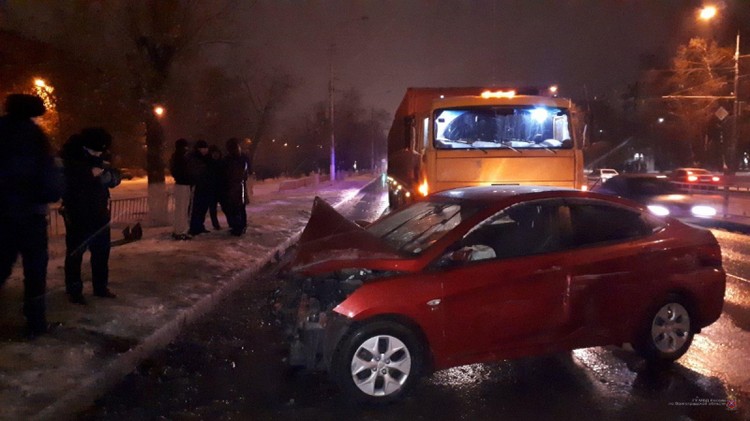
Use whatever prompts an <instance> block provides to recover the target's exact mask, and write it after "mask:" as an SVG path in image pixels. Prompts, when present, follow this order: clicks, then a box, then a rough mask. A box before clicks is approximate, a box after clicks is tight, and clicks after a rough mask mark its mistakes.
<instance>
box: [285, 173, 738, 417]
mask: <svg viewBox="0 0 750 421" xmlns="http://www.w3.org/2000/svg"><path fill="white" fill-rule="evenodd" d="M288 275H289V276H290V277H292V278H293V281H292V282H290V283H288V284H287V285H288V287H289V291H288V293H290V294H291V292H292V291H297V292H298V294H297V296H296V299H294V300H291V301H286V302H284V303H281V302H280V303H278V304H277V305H276V308H277V310H278V314H280V315H281V316H282V317H285V319H284V320H286V321H287V322H289V324H288V328H289V330H288V333H289V334H290V338H291V340H292V342H293V343H292V346H291V350H292V352H291V355H290V363H291V364H293V365H299V366H303V367H307V368H311V369H325V370H329V371H330V372H331V373H332V375H333V377H334V379H335V380H336V381H337V382H338V383H339V385H340V386H341V388H342V389H343V391H345V392H346V393H348V394H350V395H351V396H352V397H354V398H355V399H357V400H360V401H369V402H383V401H389V400H393V399H397V398H399V397H401V396H403V395H404V394H405V393H407V392H408V390H409V389H410V388H411V387H413V386H414V384H415V383H416V381H417V379H418V378H419V377H420V376H422V375H425V374H427V373H429V372H430V371H432V370H440V369H445V368H448V367H452V366H458V365H464V364H469V363H479V362H487V361H494V360H499V359H509V358H516V357H522V356H528V355H536V354H546V353H553V352H558V351H565V350H572V349H577V348H585V347H593V346H603V345H610V344H615V345H621V344H624V343H631V344H632V345H633V346H634V348H635V349H636V350H637V351H638V352H639V353H640V354H641V355H642V356H643V357H645V358H646V359H648V360H653V361H656V362H670V361H673V360H675V359H677V358H679V357H680V356H681V355H683V354H684V353H685V352H686V351H687V349H688V347H689V346H690V344H691V341H692V339H693V335H694V334H695V333H698V332H700V330H701V328H702V327H705V326H707V325H709V324H711V323H713V322H714V321H715V320H716V319H717V318H718V317H719V315H720V313H721V311H722V306H723V302H724V289H725V282H726V277H725V272H724V270H723V268H722V262H721V250H720V248H719V245H718V243H717V242H716V239H715V238H714V236H713V234H711V232H710V231H708V230H703V229H698V228H693V227H690V226H688V225H685V224H683V223H681V222H679V221H677V220H675V219H662V218H660V217H657V216H655V215H653V214H652V213H651V212H649V211H648V209H646V208H645V207H644V206H642V205H639V204H636V203H635V202H631V201H628V200H626V199H622V198H619V197H614V196H608V195H602V194H597V193H592V192H582V191H578V190H570V189H559V188H552V187H534V186H488V187H468V188H460V189H454V190H447V191H443V192H440V193H436V194H433V195H431V196H429V197H428V198H426V199H425V200H423V201H420V202H416V203H413V204H411V205H410V206H408V207H405V208H403V209H401V210H398V211H397V212H395V213H392V214H390V215H388V216H386V217H384V218H382V219H380V220H378V221H376V222H374V223H372V224H371V225H368V226H366V227H365V228H363V227H361V226H360V225H358V224H356V223H354V222H350V221H348V220H346V219H345V218H344V217H342V216H340V215H339V214H337V213H336V211H335V210H333V208H331V207H330V206H328V205H327V204H326V203H325V202H323V201H322V200H320V199H316V203H315V205H314V206H313V212H312V215H311V217H310V221H309V223H308V225H307V227H306V229H305V231H304V232H303V233H302V236H301V238H300V242H299V245H298V248H297V250H296V252H295V253H294V255H293V256H291V260H290V261H289V273H288ZM300 291H301V293H299V292H300ZM291 295H294V294H291ZM281 296H285V294H282V295H281Z"/></svg>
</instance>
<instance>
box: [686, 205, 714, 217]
mask: <svg viewBox="0 0 750 421" xmlns="http://www.w3.org/2000/svg"><path fill="white" fill-rule="evenodd" d="M690 212H691V213H692V214H693V215H695V216H701V217H704V218H705V217H710V216H716V209H714V208H712V207H711V206H706V205H695V206H693V207H692V208H690Z"/></svg>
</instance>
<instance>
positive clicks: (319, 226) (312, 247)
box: [290, 197, 404, 270]
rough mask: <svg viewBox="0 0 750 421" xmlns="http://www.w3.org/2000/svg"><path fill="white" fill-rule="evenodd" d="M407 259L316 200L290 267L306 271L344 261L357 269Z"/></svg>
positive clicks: (324, 202)
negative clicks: (358, 265) (365, 264)
mask: <svg viewBox="0 0 750 421" xmlns="http://www.w3.org/2000/svg"><path fill="white" fill-rule="evenodd" d="M403 257H404V256H402V255H400V254H399V253H398V252H397V251H396V250H394V249H393V248H392V247H390V246H389V245H388V244H387V243H386V242H384V241H383V240H381V239H380V238H378V237H376V236H374V235H372V234H371V233H370V232H368V231H367V230H366V229H364V228H362V227H361V226H359V225H357V224H356V223H355V222H353V221H350V220H349V219H347V218H346V217H344V216H343V215H341V214H340V213H338V212H337V211H336V210H335V209H334V208H333V207H332V206H331V205H329V204H328V203H326V201H325V200H323V199H321V198H320V197H315V200H314V201H313V207H312V211H311V213H310V220H309V221H308V222H307V226H305V229H304V230H303V231H302V234H301V235H300V239H299V243H298V244H297V249H296V251H295V253H294V255H293V257H292V259H291V262H290V266H291V269H292V270H303V269H309V268H312V267H314V266H316V265H319V264H321V263H323V262H328V263H329V265H330V263H331V262H332V261H340V262H341V263H342V268H343V267H353V266H356V265H357V263H358V262H359V261H363V262H364V261H368V262H372V261H373V260H379V261H381V262H382V261H384V260H389V259H394V260H401V259H403ZM378 266H380V265H378ZM386 266H387V265H386Z"/></svg>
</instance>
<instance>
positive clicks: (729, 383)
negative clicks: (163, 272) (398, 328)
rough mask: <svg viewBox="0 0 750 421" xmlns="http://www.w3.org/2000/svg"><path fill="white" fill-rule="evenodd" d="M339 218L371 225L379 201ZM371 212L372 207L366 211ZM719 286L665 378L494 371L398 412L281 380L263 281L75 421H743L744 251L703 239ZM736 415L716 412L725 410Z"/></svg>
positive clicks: (304, 381)
mask: <svg viewBox="0 0 750 421" xmlns="http://www.w3.org/2000/svg"><path fill="white" fill-rule="evenodd" d="M365 199H366V201H369V202H368V203H360V204H358V205H357V206H355V207H354V208H353V209H352V213H350V214H349V215H348V216H349V217H350V218H352V219H373V218H374V217H376V216H377V213H378V212H380V211H379V210H378V209H382V205H383V202H382V195H373V196H366V197H365ZM373 201H374V202H375V203H373ZM714 232H715V234H716V236H717V238H718V239H719V241H720V242H721V243H722V249H723V253H724V261H725V268H726V269H727V272H728V273H729V274H730V276H729V277H728V285H727V295H726V300H727V301H726V305H725V311H724V314H723V315H722V317H721V318H720V319H719V321H718V322H716V323H714V324H713V325H711V326H710V327H708V328H707V329H704V331H703V333H702V334H701V335H696V338H695V340H694V342H693V345H692V347H691V349H690V351H689V352H688V353H687V354H686V355H685V356H684V357H683V358H682V359H680V360H679V361H678V363H677V364H675V365H674V366H673V367H671V368H669V369H667V370H659V371H654V370H651V369H649V368H647V367H646V366H645V365H644V364H643V362H642V360H640V359H639V358H638V357H636V356H635V355H634V354H633V353H631V352H629V351H627V350H623V349H620V348H617V347H605V348H589V349H585V350H577V351H573V352H570V353H564V354H556V355H550V356H544V357H535V358H526V359H521V360H515V361H506V362H500V363H496V364H476V365H470V366H463V367H457V368H453V369H449V370H444V371H440V372H437V373H435V374H434V375H433V376H431V377H429V378H426V379H423V381H422V382H421V384H420V385H419V386H418V387H417V388H416V389H415V390H414V393H413V394H412V395H410V396H409V397H407V398H406V399H405V400H404V401H402V402H398V403H395V404H391V405H387V406H384V407H377V408H367V407H356V406H353V405H352V404H350V403H349V402H347V401H345V400H343V399H342V398H341V396H340V395H339V394H338V393H337V391H336V388H335V386H334V385H333V384H332V383H331V382H330V381H329V380H328V378H327V377H326V376H325V375H323V374H303V373H293V372H290V371H288V370H287V369H286V367H285V365H284V362H283V357H284V355H285V347H284V345H283V344H282V342H281V337H280V334H279V333H278V331H277V330H276V328H275V327H274V326H272V325H271V324H269V323H268V322H267V321H266V320H267V318H266V317H265V316H266V309H267V307H266V298H267V297H268V295H269V293H270V292H271V291H272V290H273V289H274V288H275V287H276V286H277V284H278V280H277V279H275V278H274V277H273V276H272V273H271V272H267V273H265V274H263V275H261V276H260V277H259V278H258V279H255V280H253V281H252V282H249V283H248V285H247V286H246V287H244V288H243V289H242V290H240V291H238V292H237V293H236V294H233V295H232V297H230V298H228V299H227V301H226V302H225V303H224V304H223V305H221V306H220V308H219V309H218V310H217V311H215V312H214V313H212V314H210V315H208V316H207V317H205V318H204V319H203V320H202V321H200V322H198V323H196V324H195V325H193V326H191V327H189V328H188V329H186V331H185V332H184V333H183V334H182V335H181V336H180V337H179V338H178V339H177V340H176V341H175V342H174V343H173V344H171V345H170V346H169V347H168V348H167V349H165V350H163V351H160V352H159V353H158V354H157V355H154V356H153V357H152V358H151V359H149V360H147V361H146V362H144V363H143V364H142V365H141V366H140V367H139V368H138V369H137V370H136V371H135V372H134V373H132V374H130V375H128V376H127V377H126V378H125V379H124V380H123V382H122V383H121V384H120V385H118V386H117V387H116V388H115V389H114V390H112V391H111V392H110V393H109V394H107V395H106V396H104V397H103V398H102V399H100V400H99V401H97V403H96V405H95V406H93V407H91V408H90V409H89V410H88V411H86V412H85V413H83V414H80V415H79V417H78V418H79V419H80V420H96V419H107V420H132V419H171V420H203V419H206V420H215V419H217V420H224V419H226V420H229V419H236V420H245V419H252V420H343V419H347V420H349V419H351V420H355V419H367V420H420V419H435V420H499V419H509V420H525V419H529V420H545V419H550V420H552V419H554V420H577V421H579V420H604V419H606V420H634V419H638V420H747V419H750V357H749V355H750V353H748V351H750V282H748V281H747V280H748V279H750V264H749V263H748V262H750V259H749V258H748V256H749V255H750V241H748V237H747V236H743V235H739V234H733V233H728V232H721V231H714ZM728 397H729V398H736V401H737V403H738V409H736V410H734V411H730V410H728V409H727V398H728Z"/></svg>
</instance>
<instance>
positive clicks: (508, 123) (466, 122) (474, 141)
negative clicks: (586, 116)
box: [434, 106, 573, 149]
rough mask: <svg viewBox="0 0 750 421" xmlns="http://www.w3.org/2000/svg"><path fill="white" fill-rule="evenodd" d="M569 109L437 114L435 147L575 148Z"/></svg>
mask: <svg viewBox="0 0 750 421" xmlns="http://www.w3.org/2000/svg"><path fill="white" fill-rule="evenodd" d="M568 122H569V119H568V114H567V110H565V109H561V108H554V107H542V106H539V107H532V106H515V107H513V106H504V107H500V106H494V107H470V108H450V109H438V110H436V111H435V127H434V131H435V139H434V141H435V148H437V149H462V148H463V149H475V148H479V149H496V148H513V149H523V148H547V149H569V148H572V147H573V143H572V141H571V137H570V126H569V123H568Z"/></svg>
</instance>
